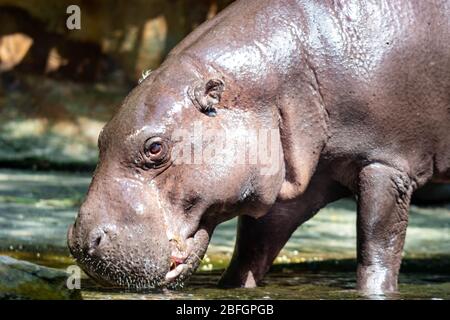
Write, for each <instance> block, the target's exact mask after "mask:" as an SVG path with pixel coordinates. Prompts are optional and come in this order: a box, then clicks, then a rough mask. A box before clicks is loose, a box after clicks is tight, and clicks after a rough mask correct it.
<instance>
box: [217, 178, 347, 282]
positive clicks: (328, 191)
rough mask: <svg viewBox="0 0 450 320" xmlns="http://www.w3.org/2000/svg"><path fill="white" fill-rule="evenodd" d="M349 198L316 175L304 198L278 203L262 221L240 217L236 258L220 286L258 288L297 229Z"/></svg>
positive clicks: (345, 191) (339, 189)
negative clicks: (322, 209) (326, 208)
mask: <svg viewBox="0 0 450 320" xmlns="http://www.w3.org/2000/svg"><path fill="white" fill-rule="evenodd" d="M347 195H348V190H347V189H346V188H344V187H342V186H341V185H340V184H338V183H336V182H334V181H332V180H329V178H328V176H327V175H322V176H321V175H315V176H314V177H313V178H312V180H311V183H310V185H309V186H308V188H307V189H306V191H305V193H304V195H303V196H301V197H299V198H297V199H293V200H284V201H278V202H276V203H275V204H274V206H273V207H272V208H271V210H270V211H269V212H268V213H267V214H266V215H265V216H263V217H261V218H259V219H255V218H252V217H249V216H240V217H239V224H238V234H237V239H236V246H235V249H234V254H233V258H232V259H231V262H230V265H229V267H228V268H227V270H226V271H225V273H224V274H223V276H222V279H221V280H220V282H219V285H221V286H223V287H246V288H251V287H255V286H257V284H258V283H259V282H260V281H261V280H262V278H263V277H264V275H265V274H266V272H267V271H268V270H269V268H270V266H271V265H272V262H273V260H274V259H275V258H276V257H277V255H278V253H279V252H280V250H281V249H282V248H283V246H284V245H285V244H286V242H287V241H288V240H289V238H290V236H291V235H292V233H293V232H294V231H295V230H296V229H297V227H298V226H299V225H301V224H302V223H303V222H305V221H307V220H308V219H310V218H311V217H312V216H314V214H315V213H316V212H317V211H318V210H319V209H321V208H322V207H324V206H325V205H327V204H328V203H330V202H332V201H336V200H338V199H340V198H342V197H344V196H347Z"/></svg>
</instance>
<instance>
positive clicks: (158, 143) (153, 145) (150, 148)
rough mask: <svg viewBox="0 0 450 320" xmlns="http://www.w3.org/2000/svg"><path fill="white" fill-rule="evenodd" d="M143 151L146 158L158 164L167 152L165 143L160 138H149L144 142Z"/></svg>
mask: <svg viewBox="0 0 450 320" xmlns="http://www.w3.org/2000/svg"><path fill="white" fill-rule="evenodd" d="M144 153H145V157H146V158H147V160H150V161H151V162H152V163H153V164H158V163H160V162H161V161H163V160H164V158H165V156H166V154H167V146H166V143H165V142H164V141H163V140H162V139H161V138H150V139H148V140H147V141H146V142H145V146H144Z"/></svg>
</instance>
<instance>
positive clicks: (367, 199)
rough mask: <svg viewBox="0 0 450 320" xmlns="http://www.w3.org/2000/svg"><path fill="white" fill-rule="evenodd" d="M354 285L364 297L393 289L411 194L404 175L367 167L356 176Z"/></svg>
mask: <svg viewBox="0 0 450 320" xmlns="http://www.w3.org/2000/svg"><path fill="white" fill-rule="evenodd" d="M358 187H359V190H358V219H357V233H358V242H357V250H358V252H357V260H358V269H357V283H358V284H357V286H358V289H360V290H362V291H363V292H365V293H368V294H380V293H385V292H392V291H396V290H397V278H398V273H399V269H400V264H401V255H402V250H403V244H404V241H405V234H406V227H407V224H408V208H409V203H410V199H411V194H412V191H413V188H412V183H411V180H410V178H409V177H408V175H407V174H404V173H403V172H400V171H398V170H397V169H394V168H391V167H388V166H385V165H381V164H371V165H368V166H366V167H365V168H363V169H362V171H361V172H360V175H359V186H358Z"/></svg>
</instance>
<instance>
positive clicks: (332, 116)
mask: <svg viewBox="0 0 450 320" xmlns="http://www.w3.org/2000/svg"><path fill="white" fill-rule="evenodd" d="M449 14H450V3H449V2H448V1H437V0H436V1H426V2H424V1H421V0H413V1H407V2H405V1H400V0H395V1H394V2H390V5H389V6H387V7H386V6H384V5H382V4H381V3H380V4H372V3H367V2H360V1H346V2H344V3H341V2H333V1H329V2H323V1H293V0H245V1H244V0H241V1H236V2H234V3H233V4H232V5H230V6H229V7H228V8H227V9H225V10H224V11H222V12H221V13H220V14H218V15H217V16H216V17H215V18H213V19H211V20H209V21H207V22H206V23H204V24H203V25H201V26H200V27H199V28H197V29H196V30H195V31H194V32H193V33H192V34H190V35H189V36H188V37H187V38H186V39H185V40H183V41H182V42H181V43H180V44H179V45H178V46H177V47H176V48H175V49H174V50H173V51H171V53H170V54H169V56H168V58H167V59H166V60H165V62H164V63H163V64H162V66H161V67H160V68H158V69H157V70H155V71H154V72H152V73H151V74H150V75H149V76H148V77H147V78H146V79H145V81H143V82H142V83H141V84H140V85H139V86H137V87H136V88H135V89H134V90H133V91H132V92H131V93H130V94H129V95H128V97H127V98H126V99H125V101H124V102H123V104H122V106H121V107H120V109H119V110H118V112H117V113H116V114H115V116H114V117H113V119H112V120H111V121H110V122H109V123H108V124H107V125H106V126H105V128H104V129H103V131H102V133H101V134H100V137H99V151H100V156H99V162H98V166H97V169H96V171H95V174H94V177H93V180H92V183H91V185H90V187H89V191H88V194H87V196H86V199H85V202H84V203H83V205H82V206H81V208H80V211H79V214H78V217H77V219H76V222H75V224H74V226H73V227H71V228H70V229H69V231H68V244H69V248H70V250H71V252H72V254H73V255H74V257H75V258H76V259H77V261H78V262H79V264H80V266H82V268H83V269H84V270H85V271H86V272H87V273H88V274H89V275H91V276H92V277H94V278H95V279H97V280H98V281H100V282H101V283H104V284H108V285H113V286H123V287H132V288H149V287H166V286H169V287H177V286H179V285H181V284H182V283H184V281H185V280H186V279H188V278H189V276H190V275H191V274H192V273H193V272H194V271H195V269H196V268H197V267H198V265H199V263H200V260H201V259H202V257H203V255H204V254H205V252H206V250H207V246H208V243H209V241H210V239H211V235H212V232H213V230H214V228H215V227H216V226H217V225H218V224H219V223H220V222H223V221H226V220H228V219H230V218H233V217H237V216H239V224H238V231H237V233H238V235H237V239H238V240H237V244H236V248H235V253H234V256H233V259H232V260H231V262H230V266H229V267H228V269H227V271H226V272H225V274H224V275H223V277H222V278H221V281H220V284H221V285H222V286H227V287H255V286H257V285H258V283H261V282H262V280H263V277H264V275H265V273H266V272H267V271H268V270H269V268H270V266H271V264H272V262H273V260H274V259H275V258H276V256H277V255H278V253H279V252H280V250H281V249H282V248H283V246H284V245H285V243H286V242H287V241H288V239H289V237H290V236H291V235H292V233H293V232H294V231H295V229H296V228H297V227H298V226H299V225H301V224H302V223H304V222H305V221H307V220H308V219H310V218H311V217H313V216H314V215H315V213H316V212H317V211H318V210H319V209H320V208H322V207H324V206H326V205H327V204H328V203H331V202H333V201H336V200H338V199H341V198H343V197H346V196H353V197H355V198H357V200H358V208H357V211H358V219H357V222H356V224H357V236H356V241H357V248H358V252H357V288H358V289H360V290H362V291H364V292H368V293H386V292H395V291H396V290H397V282H398V281H397V279H398V275H399V269H400V264H401V259H402V250H403V246H404V240H405V236H406V229H407V225H408V209H409V205H410V200H411V196H412V194H413V193H414V191H416V190H417V189H419V188H420V187H422V186H423V185H425V184H426V183H427V182H429V181H440V182H442V181H447V180H448V179H450V148H449V146H450V140H449V139H450V134H449V132H450V113H449V110H450V96H449V94H448V93H449V92H450V77H449V73H448V70H449V68H450V66H449V61H450V59H449V53H450V43H449V41H448V34H449V33H450V23H449V21H450V19H449ZM195 123H197V124H198V125H200V126H201V127H202V128H203V131H204V132H208V134H206V135H205V138H206V139H204V140H197V139H196V138H195V137H193V138H190V137H191V136H184V139H179V137H178V136H177V135H175V132H176V131H179V130H186V131H188V132H189V131H191V130H192V126H194V124H195ZM261 130H273V131H275V132H277V133H278V136H277V139H276V141H275V142H274V143H273V144H271V146H280V148H279V149H276V150H275V151H274V154H275V158H274V159H275V160H274V161H272V163H274V164H276V166H275V167H276V170H275V171H273V172H272V173H271V174H261V171H260V170H261V163H260V162H256V163H254V162H245V163H241V162H236V161H235V159H232V158H226V157H224V158H220V159H219V160H217V161H215V162H208V163H205V162H201V161H200V162H197V161H195V153H194V160H192V161H191V162H190V163H178V162H177V161H176V160H177V159H178V158H177V156H178V155H179V154H178V153H177V152H175V153H174V152H173V150H178V149H179V148H180V145H181V144H183V143H186V141H185V139H187V140H188V142H189V145H194V146H196V147H197V148H200V149H201V150H204V149H206V147H208V146H210V145H213V144H214V143H215V141H216V140H217V137H220V136H223V135H224V132H227V131H234V132H237V133H238V134H237V136H238V137H240V138H241V140H237V142H238V144H242V143H243V141H242V139H243V138H244V137H248V136H251V135H252V132H259V131H261ZM218 150H219V151H220V153H221V154H223V155H231V154H233V153H234V151H235V149H234V145H231V144H226V145H224V146H222V147H221V148H219V149H218ZM187 153H188V154H189V155H191V153H190V151H189V152H187Z"/></svg>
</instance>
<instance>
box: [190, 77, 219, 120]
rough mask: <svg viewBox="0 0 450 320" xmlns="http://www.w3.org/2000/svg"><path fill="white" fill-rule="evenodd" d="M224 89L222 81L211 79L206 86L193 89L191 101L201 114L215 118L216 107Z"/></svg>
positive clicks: (201, 85) (200, 85)
mask: <svg viewBox="0 0 450 320" xmlns="http://www.w3.org/2000/svg"><path fill="white" fill-rule="evenodd" d="M224 87H225V85H224V83H223V81H222V80H220V79H210V80H208V82H207V83H206V84H203V83H202V84H199V85H197V86H196V87H195V88H194V89H193V91H192V94H191V99H192V101H193V103H194V105H195V106H196V107H197V108H198V109H199V110H200V111H201V112H203V113H204V114H206V115H209V116H215V115H216V109H215V107H216V106H217V105H218V104H219V102H220V99H221V97H222V92H223V90H224Z"/></svg>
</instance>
